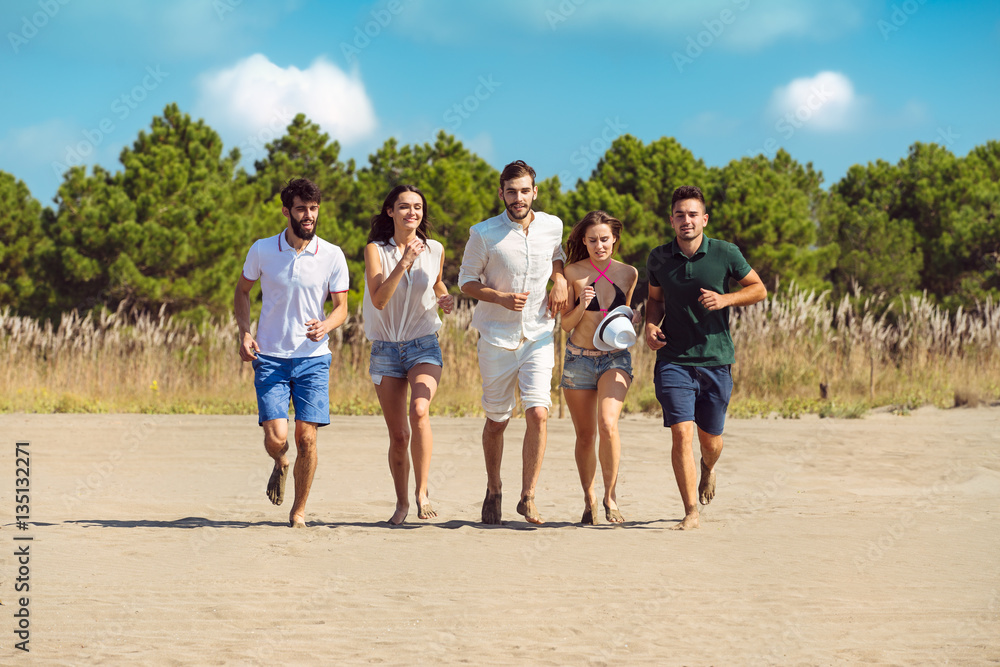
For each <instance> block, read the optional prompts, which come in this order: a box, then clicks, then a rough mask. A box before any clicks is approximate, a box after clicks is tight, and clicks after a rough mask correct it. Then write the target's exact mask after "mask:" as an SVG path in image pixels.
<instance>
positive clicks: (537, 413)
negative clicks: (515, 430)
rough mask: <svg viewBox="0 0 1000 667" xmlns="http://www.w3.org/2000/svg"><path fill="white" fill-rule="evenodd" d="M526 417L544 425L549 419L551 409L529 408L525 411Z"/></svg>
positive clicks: (534, 422)
mask: <svg viewBox="0 0 1000 667" xmlns="http://www.w3.org/2000/svg"><path fill="white" fill-rule="evenodd" d="M524 418H525V419H527V420H528V421H529V422H531V423H532V424H537V425H540V426H544V425H545V422H547V421H548V419H549V410H548V408H543V407H534V408H528V409H527V410H525V411H524Z"/></svg>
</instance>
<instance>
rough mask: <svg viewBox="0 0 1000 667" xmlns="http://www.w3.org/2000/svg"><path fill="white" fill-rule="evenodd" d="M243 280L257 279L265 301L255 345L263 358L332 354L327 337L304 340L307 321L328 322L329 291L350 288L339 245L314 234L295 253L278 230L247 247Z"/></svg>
mask: <svg viewBox="0 0 1000 667" xmlns="http://www.w3.org/2000/svg"><path fill="white" fill-rule="evenodd" d="M243 277H244V278H246V279H247V280H251V281H255V282H256V281H257V280H260V289H261V296H262V297H263V301H264V303H263V306H262V308H261V311H260V323H259V324H258V326H257V344H258V345H259V346H260V353H261V354H263V355H265V356H269V357H280V358H282V359H292V358H298V357H319V356H322V355H324V354H329V353H330V349H329V348H328V347H327V341H328V340H329V337H328V336H324V337H323V339H322V340H318V341H311V340H309V339H308V338H307V337H306V322H308V321H309V320H324V319H326V315H325V314H324V312H323V304H324V303H325V302H326V294H327V292H330V293H334V294H336V293H340V292H346V291H347V289H348V287H349V280H348V274H347V260H346V259H345V258H344V252H343V251H342V250H341V249H340V248H339V247H337V246H335V245H333V244H332V243H329V242H328V241H324V240H323V239H321V238H320V237H318V236H314V237H313V238H312V240H311V241H310V242H309V244H308V245H307V246H306V247H305V248H303V249H302V252H298V253H297V252H295V248H293V247H292V246H290V245H288V241H287V240H286V239H285V230H282V231H281V233H280V234H278V235H277V236H272V237H270V238H266V239H260V240H258V241H257V242H256V243H254V244H253V245H252V246H251V247H250V252H248V253H247V259H246V262H245V263H244V264H243Z"/></svg>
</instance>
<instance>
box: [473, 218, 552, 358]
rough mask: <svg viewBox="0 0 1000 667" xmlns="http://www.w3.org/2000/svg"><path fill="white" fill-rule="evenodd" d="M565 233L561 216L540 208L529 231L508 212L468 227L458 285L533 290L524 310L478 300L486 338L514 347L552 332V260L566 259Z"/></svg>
mask: <svg viewBox="0 0 1000 667" xmlns="http://www.w3.org/2000/svg"><path fill="white" fill-rule="evenodd" d="M562 233H563V224H562V220H560V219H559V218H557V217H556V216H554V215H549V214H547V213H541V212H539V211H535V219H534V220H532V222H531V224H530V225H528V231H527V233H525V231H524V228H522V227H521V225H520V224H518V223H516V222H513V221H511V219H510V218H508V217H507V211H504V212H503V213H501V214H500V215H498V216H495V217H492V218H490V219H489V220H484V221H483V222H480V223H479V224H477V225H473V226H472V228H471V229H470V230H469V242H468V243H467V244H466V245H465V255H464V256H463V257H462V268H461V270H460V271H459V274H458V284H459V286H461V285H464V284H465V283H468V282H480V283H482V284H483V285H484V286H486V287H489V288H490V289H494V290H497V291H499V292H515V293H516V292H528V299H527V302H526V303H525V304H524V310H521V311H514V310H508V309H507V308H504V307H503V306H501V305H500V304H496V303H487V302H485V301H480V302H479V303H477V304H476V311H475V313H473V315H472V326H473V327H475V328H476V329H477V330H478V331H479V335H480V336H482V338H483V339H484V340H485V341H486V342H487V343H489V344H491V345H496V346H497V347H503V348H506V349H508V350H513V349H517V347H518V346H519V345H520V344H521V343H522V341H524V340H539V339H540V338H542V337H543V336H545V335H546V334H551V333H552V330H553V327H554V325H555V318H554V317H551V316H550V315H549V313H548V310H547V306H548V293H547V287H548V282H549V277H550V276H551V275H552V262H554V261H556V260H561V261H565V258H566V256H565V255H564V254H563V250H562Z"/></svg>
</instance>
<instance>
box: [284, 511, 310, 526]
mask: <svg viewBox="0 0 1000 667" xmlns="http://www.w3.org/2000/svg"><path fill="white" fill-rule="evenodd" d="M288 525H289V526H291V527H292V528H305V527H306V517H305V515H304V514H289V515H288Z"/></svg>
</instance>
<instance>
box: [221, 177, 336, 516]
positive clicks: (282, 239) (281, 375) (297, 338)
mask: <svg viewBox="0 0 1000 667" xmlns="http://www.w3.org/2000/svg"><path fill="white" fill-rule="evenodd" d="M321 199H322V194H321V193H320V190H319V188H318V187H316V184H315V183H312V182H311V181H309V180H307V179H304V178H297V179H294V180H292V181H289V182H288V184H287V185H286V186H285V187H284V189H282V191H281V206H282V208H281V212H282V213H283V214H284V216H285V218H287V219H288V224H287V226H286V228H285V229H284V230H282V232H281V233H280V234H278V235H277V236H272V237H270V238H266V239H260V240H259V241H257V242H256V243H254V244H253V246H252V247H251V248H250V252H248V253H247V259H246V263H244V265H243V275H241V276H240V279H239V283H238V284H237V286H236V294H235V296H234V297H233V307H234V309H235V311H236V323H237V325H239V328H240V341H239V342H240V347H239V354H240V359H242V360H243V361H250V362H252V363H253V370H254V387H255V388H256V390H257V410H258V413H259V418H258V422H259V424H260V425H261V426H262V427H263V428H264V448H265V449H266V450H267V453H268V455H270V457H271V458H272V459H274V469H273V470H272V471H271V477H270V479H269V480H268V482H267V497H268V498H269V499H270V500H271V502H272V503H274V504H275V505H280V504H281V502H282V500H284V495H285V478H286V477H287V475H288V401H289V398H291V401H292V404H293V405H294V407H295V446H296V449H297V453H296V457H295V468H294V472H293V476H294V478H295V500H294V502H293V503H292V509H291V511H290V512H289V514H288V523H289V525H290V526H292V527H293V528H304V527H305V525H306V524H305V512H306V499H307V498H308V497H309V487H310V486H312V480H313V475H314V474H315V472H316V463H317V460H318V456H317V452H316V428H317V427H318V426H326V425H327V424H329V423H330V349H329V347H328V346H327V341H328V337H327V334H328V333H330V332H331V331H333V330H334V329H336V328H337V327H339V326H340V325H341V324H343V323H344V320H345V319H347V288H348V275H347V261H346V260H345V259H344V253H343V252H342V251H341V249H340V248H338V247H337V246H335V245H333V244H332V243H328V242H326V241H324V240H323V239H321V238H319V237H318V236H316V223H317V218H318V217H319V205H320V200H321ZM257 280H260V289H261V296H262V298H263V304H262V307H261V311H260V322H259V324H258V327H257V338H256V340H255V339H254V337H253V334H251V333H250V289H251V288H252V287H253V284H254V283H255V282H256V281H257ZM327 294H329V295H330V298H331V300H332V301H333V310H332V311H331V312H330V314H329V315H328V316H325V315H324V314H323V304H324V303H325V302H326V295H327Z"/></svg>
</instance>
